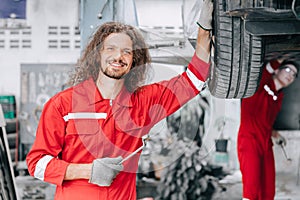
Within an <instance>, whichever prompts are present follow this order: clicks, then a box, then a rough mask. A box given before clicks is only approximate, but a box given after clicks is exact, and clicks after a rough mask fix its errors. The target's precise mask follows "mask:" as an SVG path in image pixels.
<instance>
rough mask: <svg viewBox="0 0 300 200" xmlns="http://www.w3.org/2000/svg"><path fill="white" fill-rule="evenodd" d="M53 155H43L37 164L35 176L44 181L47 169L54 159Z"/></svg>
mask: <svg viewBox="0 0 300 200" xmlns="http://www.w3.org/2000/svg"><path fill="white" fill-rule="evenodd" d="M52 158H53V156H49V155H46V156H44V157H42V158H41V159H40V160H39V161H38V162H37V164H36V166H35V170H34V177H35V178H37V179H40V180H42V181H44V175H45V170H46V167H47V165H48V163H49V162H50V161H51V160H52Z"/></svg>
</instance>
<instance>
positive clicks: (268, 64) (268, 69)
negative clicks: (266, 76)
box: [266, 62, 274, 74]
mask: <svg viewBox="0 0 300 200" xmlns="http://www.w3.org/2000/svg"><path fill="white" fill-rule="evenodd" d="M266 69H267V71H268V72H269V73H270V74H273V73H274V69H273V67H272V66H271V63H270V62H268V63H267V65H266Z"/></svg>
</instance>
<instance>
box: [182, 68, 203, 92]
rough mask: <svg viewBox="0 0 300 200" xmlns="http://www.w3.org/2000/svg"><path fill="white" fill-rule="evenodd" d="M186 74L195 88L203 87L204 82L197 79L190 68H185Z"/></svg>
mask: <svg viewBox="0 0 300 200" xmlns="http://www.w3.org/2000/svg"><path fill="white" fill-rule="evenodd" d="M186 74H187V76H188V77H189V79H190V80H191V81H192V83H193V85H194V86H195V87H196V88H197V90H199V91H200V90H201V89H202V88H203V85H204V82H203V81H201V80H199V79H198V78H197V77H196V76H195V74H193V72H191V70H189V69H187V70H186Z"/></svg>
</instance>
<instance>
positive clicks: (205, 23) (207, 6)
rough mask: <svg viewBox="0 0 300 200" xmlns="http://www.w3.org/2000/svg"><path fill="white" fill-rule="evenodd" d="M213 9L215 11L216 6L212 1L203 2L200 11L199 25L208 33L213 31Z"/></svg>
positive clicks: (204, 0)
mask: <svg viewBox="0 0 300 200" xmlns="http://www.w3.org/2000/svg"><path fill="white" fill-rule="evenodd" d="M198 1H199V0H198ZM213 9H214V5H213V3H212V1H211V0H203V2H202V6H201V10H200V17H199V20H198V21H197V24H198V25H199V26H200V27H201V28H203V29H204V30H207V31H210V30H212V13H213Z"/></svg>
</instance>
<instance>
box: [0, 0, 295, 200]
mask: <svg viewBox="0 0 300 200" xmlns="http://www.w3.org/2000/svg"><path fill="white" fill-rule="evenodd" d="M199 6H201V3H200V4H199V2H198V1H197V0H115V1H112V0H106V1H99V0H89V1H86V0H79V1H59V0H43V1H39V0H18V1H12V0H0V71H1V73H0V103H1V105H2V109H3V115H4V118H5V123H4V124H2V125H1V126H2V127H4V128H5V130H4V129H2V130H1V132H0V133H1V143H0V144H1V145H0V146H1V160H0V162H1V169H2V171H1V174H0V175H1V176H0V178H1V182H0V184H1V191H0V199H14V195H12V194H11V193H12V192H15V193H16V198H17V199H53V193H54V190H55V186H54V185H50V184H48V183H44V182H41V181H39V180H36V179H34V178H32V177H30V176H29V175H28V172H27V166H26V163H25V162H24V160H25V157H26V154H27V152H28V151H29V149H30V147H31V145H32V143H33V141H34V138H35V129H36V127H37V123H38V120H39V115H40V113H41V110H42V108H43V105H44V103H45V102H46V101H47V100H48V99H49V98H50V97H51V96H53V95H54V94H55V93H57V92H58V91H61V90H62V89H64V88H65V84H66V81H67V79H68V75H69V73H70V72H71V71H72V70H73V69H74V65H75V63H76V61H77V59H78V58H79V56H80V53H81V50H82V49H83V48H84V46H85V45H86V43H87V41H88V39H89V36H90V35H91V34H92V33H93V31H94V30H95V28H96V27H97V26H99V25H101V24H102V23H104V22H106V21H111V20H115V21H121V22H125V23H128V24H132V25H134V26H137V27H139V28H140V30H141V32H142V33H143V35H144V37H145V39H146V41H147V44H148V45H149V49H150V53H151V56H152V60H153V69H154V72H155V76H154V77H153V79H152V80H149V83H150V82H154V81H159V80H163V79H167V78H170V77H172V76H174V75H176V74H179V73H181V72H183V70H184V69H185V67H186V63H187V62H188V61H189V59H190V58H191V57H192V55H193V47H192V45H191V43H190V42H189V40H188V39H189V38H192V37H195V31H196V28H195V27H196V26H195V24H194V22H195V19H197V12H196V11H197V8H199ZM296 84H298V85H299V80H298V81H297V83H296ZM295 111H297V112H298V113H299V107H297V109H296V110H295ZM239 117H240V100H239V99H219V98H215V97H214V96H212V95H211V94H210V92H209V90H208V89H207V88H206V89H205V90H204V91H203V92H202V93H201V95H199V96H197V97H196V98H195V99H193V100H191V101H190V102H189V103H188V104H187V105H186V106H184V107H183V108H182V109H180V110H179V111H178V112H176V113H174V114H173V115H172V116H170V117H168V118H167V119H165V120H163V121H161V122H160V123H158V124H157V126H155V127H154V128H153V129H152V131H151V133H150V137H151V138H150V140H149V141H148V143H147V146H146V147H147V148H146V149H145V150H144V151H143V153H142V156H141V159H140V167H139V173H138V174H137V180H138V181H137V191H138V197H139V199H154V198H162V199H171V198H172V195H173V196H174V198H175V199H177V198H176V197H175V196H176V195H177V196H180V193H182V192H185V193H186V194H188V195H189V197H190V198H189V199H200V197H203V198H202V199H232V200H234V199H237V200H238V199H240V198H241V175H240V173H239V165H238V161H237V157H236V137H237V131H238V127H239ZM0 118H1V117H0ZM299 118H300V115H299ZM0 122H1V120H0ZM0 124H1V123H0ZM299 128H300V120H299V125H297V127H296V128H292V129H286V130H280V133H282V135H284V136H285V137H286V139H287V146H286V147H285V149H281V148H280V147H279V146H276V145H275V146H274V151H275V161H276V171H277V182H276V191H277V192H276V199H277V200H285V199H292V200H297V199H300V192H299V187H300V186H299V170H300V166H299V165H300V148H299V140H300V136H299V135H300V134H299V133H300V131H299ZM6 139H7V141H8V145H5V141H6ZM6 146H8V148H9V149H5V147H6ZM3 152H4V154H5V152H6V153H8V154H9V156H6V155H4V154H3ZM284 153H286V154H284ZM287 158H290V159H291V161H288V159H287ZM5 160H9V162H7V161H5ZM9 165H11V166H12V177H11V179H10V178H7V176H9V175H8V174H7V173H10V171H9V169H8V168H9ZM191 185H193V187H191ZM182 188H184V189H182ZM172 199H173V198H172Z"/></svg>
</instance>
